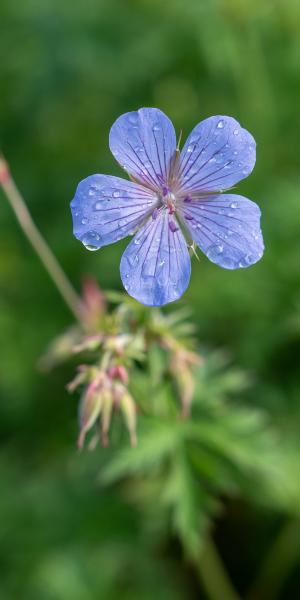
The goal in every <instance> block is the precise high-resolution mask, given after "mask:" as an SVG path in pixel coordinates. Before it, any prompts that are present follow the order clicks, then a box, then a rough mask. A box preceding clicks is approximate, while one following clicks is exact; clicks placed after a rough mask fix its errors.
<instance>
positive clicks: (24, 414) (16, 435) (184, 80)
mask: <svg viewBox="0 0 300 600" xmlns="http://www.w3.org/2000/svg"><path fill="white" fill-rule="evenodd" d="M0 56H1V65H0V136H1V147H2V151H3V152H4V153H5V155H6V157H7V159H8V160H9V162H10V165H11V169H12V171H13V174H14V176H15V178H16V180H17V182H18V185H19V187H20V188H21V190H22V192H23V193H24V196H25V198H26V199H27V201H28V205H29V208H30V210H31V212H32V214H33V216H34V218H35V221H36V223H37V224H38V226H39V227H40V229H41V231H42V232H43V234H44V235H45V237H46V239H47V241H48V242H49V244H50V245H51V247H52V249H53V250H54V252H55V253H56V255H57V257H58V258H59V259H60V261H61V263H62V265H63V267H64V268H65V270H66V271H67V273H68V274H69V276H70V278H71V279H72V281H73V282H74V285H75V286H76V287H77V288H78V289H79V287H80V281H81V277H82V275H83V274H85V273H89V274H94V275H95V276H96V278H97V280H98V282H99V284H100V286H101V287H103V288H104V289H106V288H110V289H121V284H120V278H119V272H118V263H119V259H120V256H121V253H122V250H123V248H124V247H125V245H126V241H124V242H120V243H118V244H116V245H114V246H112V247H107V248H104V249H102V250H101V251H100V252H98V253H95V254H91V253H88V252H86V251H85V249H84V248H83V247H82V246H81V245H80V244H79V243H78V242H77V241H76V240H75V239H74V238H73V236H72V228H71V217H70V210H69V201H70V199H71V198H72V195H73V193H74V190H75V187H76V185H77V183H78V182H79V180H81V179H82V178H84V177H86V176H87V175H89V174H92V173H96V172H97V173H111V174H115V175H121V171H120V169H119V167H118V165H117V164H116V163H115V161H114V159H113V157H112V155H111V154H110V152H109V149H108V133H109V129H110V126H111V125H112V123H113V122H114V120H115V119H116V118H117V117H118V116H119V115H120V114H121V113H123V112H127V111H129V110H135V109H137V108H139V107H141V106H157V107H159V108H161V109H162V110H163V111H164V112H166V113H167V114H168V116H169V117H170V118H171V119H172V120H173V122H174V124H175V127H176V129H177V131H179V130H180V129H183V136H184V137H185V136H186V135H187V134H188V132H189V131H190V129H191V128H192V127H193V126H194V125H195V124H196V123H197V122H199V121H200V120H202V119H203V118H205V117H207V116H210V115H213V114H225V115H226V114H228V115H232V116H234V117H235V118H236V119H238V120H239V121H240V122H241V124H242V125H243V126H244V127H246V128H247V129H249V131H251V133H252V134H253V135H254V137H255V139H256V141H257V166H256V168H255V170H254V172H253V174H252V175H251V177H249V179H247V180H246V181H244V182H242V183H241V184H240V185H239V188H238V189H239V192H240V193H241V194H244V195H246V196H248V197H249V198H251V199H252V200H254V201H256V202H257V203H258V204H259V205H260V206H261V209H262V227H263V232H264V237H265V245H266V252H265V256H264V258H263V260H262V261H261V262H260V263H258V264H257V265H255V266H254V267H252V268H251V269H249V270H241V271H240V272H230V271H225V270H222V269H219V268H218V267H216V266H214V265H213V264H211V263H209V261H208V260H207V259H206V258H205V257H204V256H201V259H200V262H199V263H198V262H197V261H196V260H194V261H193V272H192V280H191V285H190V287H189V290H188V292H187V293H186V295H185V297H184V300H183V301H182V305H184V304H188V305H189V306H191V307H192V309H193V318H194V321H195V322H196V324H197V328H198V336H199V343H200V346H203V347H206V348H219V347H225V348H226V350H227V351H228V352H229V353H230V355H231V356H232V359H233V361H234V363H235V364H236V365H238V366H239V367H242V368H244V369H246V370H247V371H249V372H250V373H251V374H252V377H253V381H254V384H253V386H252V387H251V389H250V390H249V391H247V393H244V396H243V401H245V402H247V403H249V404H250V405H253V406H257V407H261V408H263V410H264V411H265V412H266V413H267V414H268V416H269V418H270V420H271V421H272V423H274V424H275V425H277V426H278V428H279V429H280V432H281V435H282V437H283V440H284V443H286V444H288V445H289V446H291V447H292V450H291V452H292V453H293V464H294V470H293V473H292V477H293V478H294V479H296V480H297V479H298V480H299V463H300V441H299V431H300V402H299V392H300V381H299V355H300V198H299V184H300V175H299V172H300V171H299V155H300V146H299V127H300V117H299V94H300V69H299V65H300V4H299V2H298V0H282V1H280V0H273V1H263V0H206V1H204V0H203V1H201V0H184V1H181V0H164V1H163V2H162V1H161V0H120V1H118V0H107V1H105V0H85V1H84V2H83V1H80V0H78V2H74V1H71V0H23V1H22V2H20V1H19V0H1V6H0ZM0 195H1V210H0V227H1V236H0V286H1V292H0V336H1V360H0V393H1V401H0V431H1V455H0V481H1V494H0V570H1V577H0V582H1V583H0V599H1V600H2V599H3V600H4V599H5V600H6V599H15V598H18V599H24V600H93V599H98V598H99V599H105V600H106V599H108V600H114V599H117V598H119V597H120V595H121V597H123V598H128V599H130V600H135V599H140V598H152V597H153V595H154V594H155V595H156V597H157V598H162V599H164V600H165V599H168V598H180V599H183V598H184V599H185V598H188V599H194V598H199V597H201V598H202V595H201V594H202V592H201V591H200V590H199V587H198V583H197V581H196V578H195V574H194V573H193V571H192V570H191V569H190V567H189V565H188V564H187V563H185V562H184V561H182V560H181V559H180V550H179V548H178V547H177V546H176V542H174V541H172V540H171V541H169V543H168V544H167V545H166V543H165V542H164V544H163V543H161V544H160V543H159V542H158V541H157V539H156V537H155V536H153V535H152V533H151V531H148V530H147V528H146V529H145V527H143V526H142V523H141V521H142V516H141V514H140V513H139V511H138V510H135V509H134V508H133V507H132V505H130V504H128V503H127V502H126V501H125V500H124V499H123V498H122V497H121V496H120V494H119V492H118V488H113V489H110V488H107V489H106V488H105V489H104V490H103V489H101V490H100V489H99V486H98V484H97V474H98V471H99V467H100V465H101V461H102V460H103V452H104V453H105V452H106V450H98V451H96V452H95V453H94V454H82V455H78V454H77V453H76V451H75V449H74V442H75V439H76V435H77V417H76V400H75V399H74V398H72V397H71V398H70V397H69V396H68V394H67V393H66V392H65V390H64V386H65V383H66V382H67V381H68V380H69V379H70V378H71V376H72V373H73V369H72V368H71V367H65V368H60V369H58V370H56V371H54V372H53V373H51V374H50V375H44V374H41V373H39V371H38V369H37V366H36V365H37V361H38V358H39V356H40V355H41V354H42V352H43V350H44V348H45V346H46V345H47V344H48V342H49V341H50V340H51V339H52V338H53V337H54V336H55V335H57V334H58V333H59V332H60V331H61V329H62V328H63V327H65V326H67V325H68V324H69V323H70V322H71V317H70V314H69V313H68V310H67V308H66V307H65V306H64V305H63V303H62V301H61V299H60V297H59V296H58V294H57V291H56V289H55V288H54V287H53V285H52V283H51V281H50V280H49V278H48V275H47V273H45V271H44V270H43V268H42V266H41V264H40V262H39V260H38V259H37V257H36V256H35V255H34V254H33V252H32V250H31V248H30V247H29V245H28V243H27V241H26V240H25V239H24V236H23V234H22V232H21V231H20V230H19V227H18V226H17V224H16V222H15V219H14V216H13V214H12V212H11V210H10V208H9V206H8V205H7V203H6V201H5V199H4V196H3V194H0ZM295 502H296V501H295ZM299 503H300V497H299ZM295 508H296V507H295ZM286 518H289V517H288V516H287V515H286V514H285V513H284V511H282V512H280V511H277V510H274V512H273V511H272V510H267V511H264V510H261V511H260V510H259V509H253V508H251V507H250V506H248V505H247V502H238V501H236V502H231V503H230V502H229V503H228V504H227V509H226V510H225V511H224V514H223V515H222V517H220V519H219V521H218V522H217V523H216V529H215V535H216V537H217V539H218V540H219V544H220V547H221V550H222V554H223V557H224V559H225V562H226V564H227V566H228V569H229V571H230V573H231V575H232V577H233V579H234V581H235V584H236V585H237V587H238V589H240V590H241V592H242V593H243V590H244V589H245V587H246V586H247V584H248V583H249V581H251V579H252V577H253V572H254V570H255V567H256V559H257V557H258V556H261V555H263V552H264V549H265V548H267V547H268V544H269V543H270V541H271V540H272V539H273V536H274V535H275V533H276V532H277V531H278V528H279V527H280V525H281V523H282V522H283V521H284V520H285V519H286ZM296 521H297V520H296ZM298 527H299V526H298ZM298 534H299V529H298ZM287 544H288V543H287ZM288 554H289V546H288V545H287V547H286V549H285V550H284V555H288ZM299 594H300V547H299V553H298V558H297V557H296V560H295V561H294V562H293V567H292V568H291V569H290V572H289V573H288V577H287V578H286V581H285V585H284V587H283V589H282V591H281V595H280V598H282V599H283V598H284V599H289V598H296V597H299ZM203 597H204V596H203ZM274 597H275V596H274ZM219 600H223V598H220V599H219ZM265 600H268V598H266V599H265Z"/></svg>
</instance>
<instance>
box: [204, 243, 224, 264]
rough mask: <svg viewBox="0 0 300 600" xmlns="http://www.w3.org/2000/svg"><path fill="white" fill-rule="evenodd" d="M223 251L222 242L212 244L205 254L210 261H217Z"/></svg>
mask: <svg viewBox="0 0 300 600" xmlns="http://www.w3.org/2000/svg"><path fill="white" fill-rule="evenodd" d="M222 253H223V245H222V244H212V245H211V246H210V247H209V248H208V250H207V252H206V254H207V257H208V258H209V259H210V260H212V261H218V260H219V256H220V254H222Z"/></svg>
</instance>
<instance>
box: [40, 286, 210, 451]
mask: <svg viewBox="0 0 300 600" xmlns="http://www.w3.org/2000/svg"><path fill="white" fill-rule="evenodd" d="M83 306H84V311H83V319H82V324H81V325H78V326H73V327H72V328H71V329H69V330H68V331H67V332H65V333H64V334H63V335H62V336H60V337H59V338H57V339H56V340H54V342H53V343H52V344H51V346H50V348H49V350H48V352H47V353H46V355H45V356H44V357H43V358H42V359H41V365H42V366H43V368H51V367H52V366H54V365H56V364H57V363H59V362H63V361H65V360H66V359H68V358H71V357H72V356H73V357H74V355H75V356H80V357H83V363H82V362H81V363H80V364H79V366H78V367H77V372H76V375H75V377H74V379H73V380H72V381H71V382H70V383H69V384H68V385H67V390H68V391H69V392H74V391H75V390H78V391H79V392H80V394H81V399H80V403H79V436H78V447H79V448H82V447H83V446H84V444H85V440H86V437H87V434H88V437H89V441H88V448H90V449H93V448H95V446H96V445H97V443H98V442H100V443H101V444H102V446H107V445H108V444H109V435H110V429H111V425H112V421H113V419H114V418H119V417H117V414H118V415H119V414H120V415H121V416H122V418H123V420H124V422H125V425H126V428H127V430H128V433H129V438H130V442H131V445H132V446H135V445H136V443H137V435H136V414H137V410H139V412H143V410H144V408H143V407H142V406H141V404H140V403H139V398H138V397H136V398H134V397H133V393H132V388H133V389H134V385H133V386H132V383H133V384H134V382H135V378H136V377H137V376H138V373H140V372H141V368H142V369H143V370H144V371H145V372H147V361H148V359H149V353H151V350H153V348H154V349H155V350H159V351H160V352H161V353H162V354H163V356H164V360H165V365H166V367H165V374H164V377H165V378H169V379H170V378H171V380H172V382H173V383H174V395H175V396H176V395H177V397H178V398H179V402H180V406H181V416H183V417H187V416H188V415H189V411H190V405H191V402H192V398H193V393H194V385H195V384H194V374H193V370H194V368H195V367H196V366H197V365H199V364H200V363H201V358H200V357H199V355H198V354H196V353H195V352H194V351H193V340H192V337H191V334H192V332H193V328H192V326H191V325H190V323H188V322H187V321H186V315H184V314H181V312H180V311H176V312H173V313H171V314H169V315H164V314H163V313H162V312H161V311H160V310H158V309H157V310H153V309H152V310H151V311H150V310H149V309H147V308H146V307H143V306H141V305H140V304H138V303H136V302H135V301H133V300H132V299H130V298H128V296H125V295H124V296H123V295H121V294H115V293H114V294H113V293H111V294H110V293H107V294H103V292H102V291H101V290H100V289H99V288H98V286H97V284H96V283H95V282H94V281H93V280H88V281H87V282H85V284H84V290H83ZM109 306H110V308H109ZM150 384H151V382H150V381H149V388H150ZM145 391H146V392H147V390H145ZM115 415H116V416H115Z"/></svg>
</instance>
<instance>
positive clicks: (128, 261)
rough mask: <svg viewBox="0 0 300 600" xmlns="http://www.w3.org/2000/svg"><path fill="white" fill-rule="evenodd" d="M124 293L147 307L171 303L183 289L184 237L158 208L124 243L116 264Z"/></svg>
mask: <svg viewBox="0 0 300 600" xmlns="http://www.w3.org/2000/svg"><path fill="white" fill-rule="evenodd" d="M120 271H121V278H122V281H123V285H124V287H125V289H126V290H127V292H128V293H129V294H130V296H132V297H133V298H135V299H136V300H138V301H139V302H141V303H142V304H146V305H147V306H161V305H163V304H167V303H168V302H173V301H174V300H177V299H178V298H180V296H182V294H183V293H184V292H185V290H186V288H187V286H188V283H189V280H190V274H191V261H190V256H189V252H188V248H187V244H186V241H185V239H184V236H183V234H182V232H181V230H180V228H179V227H178V224H177V221H176V219H175V218H174V216H173V215H169V214H168V212H167V211H166V210H162V211H161V212H160V213H159V214H158V215H157V216H156V218H155V219H153V218H151V219H149V220H148V221H147V223H146V224H145V225H144V227H143V228H142V229H141V231H139V232H138V233H137V234H136V236H135V237H134V239H133V240H132V241H131V242H130V244H129V246H127V248H126V250H125V252H124V254H123V256H122V259H121V265H120Z"/></svg>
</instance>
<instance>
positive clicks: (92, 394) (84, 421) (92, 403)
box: [77, 379, 103, 448]
mask: <svg viewBox="0 0 300 600" xmlns="http://www.w3.org/2000/svg"><path fill="white" fill-rule="evenodd" d="M102 406H103V391H102V386H101V384H100V381H99V379H98V380H93V381H92V382H91V383H90V385H89V386H88V388H87V389H86V390H85V392H84V393H83V395H82V398H81V401H80V404H79V425H80V433H79V437H78V442H77V444H78V447H79V448H82V447H83V444H84V440H85V436H86V434H87V432H88V431H89V430H90V429H91V428H92V427H93V425H94V424H95V422H96V420H97V419H98V417H99V415H100V412H101V410H102Z"/></svg>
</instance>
